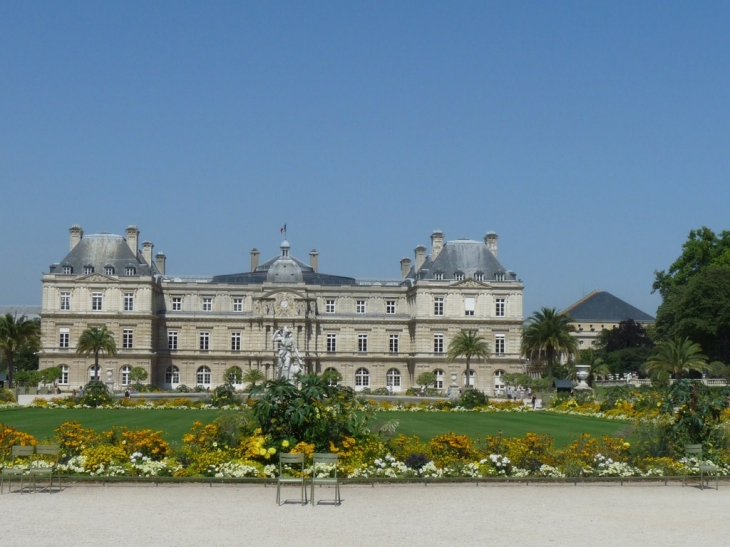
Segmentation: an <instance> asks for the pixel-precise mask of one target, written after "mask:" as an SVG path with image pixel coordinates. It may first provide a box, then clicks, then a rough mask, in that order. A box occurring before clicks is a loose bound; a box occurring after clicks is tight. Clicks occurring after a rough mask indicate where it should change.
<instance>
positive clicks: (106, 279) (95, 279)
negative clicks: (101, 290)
mask: <svg viewBox="0 0 730 547" xmlns="http://www.w3.org/2000/svg"><path fill="white" fill-rule="evenodd" d="M76 281H77V282H82V283H119V279H118V278H116V277H111V276H109V275H104V274H100V273H97V272H94V273H93V274H89V275H82V276H81V277H79V278H77V279H76Z"/></svg>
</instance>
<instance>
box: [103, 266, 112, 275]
mask: <svg viewBox="0 0 730 547" xmlns="http://www.w3.org/2000/svg"><path fill="white" fill-rule="evenodd" d="M104 273H105V274H106V275H114V268H113V267H112V266H104Z"/></svg>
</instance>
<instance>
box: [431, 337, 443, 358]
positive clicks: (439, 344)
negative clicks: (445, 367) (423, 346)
mask: <svg viewBox="0 0 730 547" xmlns="http://www.w3.org/2000/svg"><path fill="white" fill-rule="evenodd" d="M433 352H434V353H443V352H444V335H443V334H434V335H433Z"/></svg>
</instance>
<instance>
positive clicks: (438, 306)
mask: <svg viewBox="0 0 730 547" xmlns="http://www.w3.org/2000/svg"><path fill="white" fill-rule="evenodd" d="M433 314H434V315H443V314H444V298H443V297H442V296H437V297H436V298H434V299H433Z"/></svg>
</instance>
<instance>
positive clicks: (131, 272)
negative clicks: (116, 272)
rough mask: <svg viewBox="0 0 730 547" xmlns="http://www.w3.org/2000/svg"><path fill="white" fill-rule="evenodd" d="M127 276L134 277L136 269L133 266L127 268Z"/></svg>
mask: <svg viewBox="0 0 730 547" xmlns="http://www.w3.org/2000/svg"><path fill="white" fill-rule="evenodd" d="M126 272H127V275H135V274H136V273H137V268H135V267H134V266H127V270H126Z"/></svg>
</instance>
